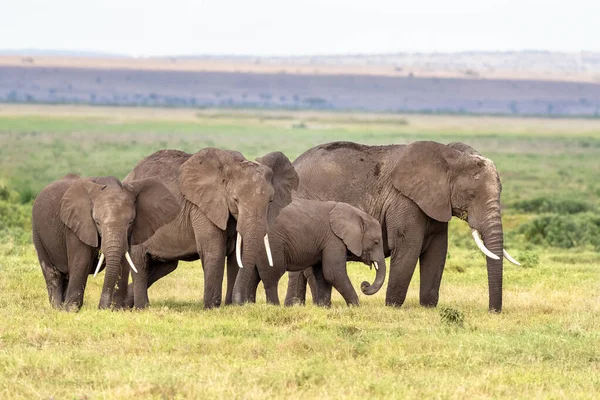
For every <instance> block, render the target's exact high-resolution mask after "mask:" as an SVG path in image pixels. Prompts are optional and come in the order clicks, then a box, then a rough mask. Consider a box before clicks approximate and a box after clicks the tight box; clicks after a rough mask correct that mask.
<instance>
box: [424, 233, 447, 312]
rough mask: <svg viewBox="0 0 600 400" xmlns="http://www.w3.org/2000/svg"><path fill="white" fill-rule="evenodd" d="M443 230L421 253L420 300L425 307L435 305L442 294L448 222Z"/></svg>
mask: <svg viewBox="0 0 600 400" xmlns="http://www.w3.org/2000/svg"><path fill="white" fill-rule="evenodd" d="M444 225H445V229H444V231H443V232H441V233H438V234H436V235H435V236H433V237H431V238H430V241H429V245H428V246H427V248H426V249H424V251H423V253H421V257H420V259H419V269H420V277H421V287H420V291H419V302H420V303H421V305H422V306H425V307H435V306H437V304H438V299H439V295H440V283H441V281H442V274H443V273H444V265H445V264H446V255H447V253H448V224H444Z"/></svg>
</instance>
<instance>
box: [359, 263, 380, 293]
mask: <svg viewBox="0 0 600 400" xmlns="http://www.w3.org/2000/svg"><path fill="white" fill-rule="evenodd" d="M377 264H378V268H377V270H376V271H377V274H376V276H375V281H374V282H373V284H372V285H371V284H369V282H367V281H364V282H363V283H361V285H360V290H362V292H363V293H364V294H366V295H369V296H370V295H373V294H375V293H377V292H378V291H379V289H381V287H382V286H383V283H384V282H385V259H382V260H379V261H377Z"/></svg>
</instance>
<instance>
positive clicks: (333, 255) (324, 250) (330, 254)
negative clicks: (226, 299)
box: [233, 199, 385, 305]
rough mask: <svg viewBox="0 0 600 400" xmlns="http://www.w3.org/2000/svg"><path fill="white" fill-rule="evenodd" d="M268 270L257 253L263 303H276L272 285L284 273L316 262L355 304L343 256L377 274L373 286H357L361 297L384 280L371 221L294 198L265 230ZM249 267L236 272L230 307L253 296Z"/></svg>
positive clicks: (379, 242)
mask: <svg viewBox="0 0 600 400" xmlns="http://www.w3.org/2000/svg"><path fill="white" fill-rule="evenodd" d="M269 240H270V242H271V250H272V255H273V260H272V261H273V262H272V264H273V265H274V266H273V267H271V266H269V264H270V262H269V260H268V259H267V256H266V255H265V254H264V253H263V254H261V257H259V259H258V264H257V268H258V275H259V276H260V279H261V280H262V281H263V284H264V286H265V291H266V293H267V302H269V303H272V304H277V305H278V304H279V295H278V292H277V286H278V283H279V279H280V278H281V276H282V275H283V274H284V272H285V271H286V270H288V271H301V270H303V269H305V268H307V267H310V266H311V265H313V264H315V263H317V262H318V263H322V265H323V269H322V271H323V277H324V279H325V281H327V282H329V283H330V284H331V285H333V287H335V288H336V289H337V290H338V291H339V292H340V294H341V295H342V296H343V297H344V300H346V303H347V304H348V305H358V296H357V295H356V291H355V290H354V288H353V287H352V283H351V282H350V278H348V273H347V271H346V257H347V253H348V252H350V253H352V254H353V255H354V256H355V257H357V258H358V259H359V260H360V261H362V262H363V263H365V264H367V265H374V266H375V269H376V270H377V275H376V278H375V281H374V283H373V285H370V284H369V283H368V282H363V283H362V284H361V290H362V292H363V293H364V294H367V295H372V294H375V293H377V291H379V289H381V287H382V286H383V282H384V281H385V257H384V254H383V239H382V237H381V226H380V225H379V222H377V220H375V218H373V217H371V216H370V215H368V214H367V213H365V212H363V211H361V210H359V209H357V208H355V207H352V206H350V205H348V204H346V203H337V202H333V201H327V202H324V201H315V200H303V199H294V201H292V203H291V204H290V205H288V206H287V207H285V208H284V209H283V210H281V213H280V214H279V217H277V220H276V221H275V225H274V226H273V227H272V228H271V230H270V231H269ZM253 272H254V268H243V269H241V270H240V271H239V272H238V276H237V279H236V281H235V287H234V290H233V301H234V303H243V302H246V301H248V299H249V297H250V296H252V295H253V293H254V290H255V285H256V284H257V282H258V281H257V280H256V277H255V276H254V277H253Z"/></svg>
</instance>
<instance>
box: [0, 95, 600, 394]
mask: <svg viewBox="0 0 600 400" xmlns="http://www.w3.org/2000/svg"><path fill="white" fill-rule="evenodd" d="M334 140H351V141H357V142H361V143H365V144H390V143H410V142H413V141H417V140H435V141H439V142H442V143H449V142H452V141H463V142H466V143H468V144H470V145H471V146H473V147H474V148H476V149H477V150H478V151H480V152H481V153H482V154H483V155H485V156H486V157H489V158H491V159H492V160H493V161H494V162H495V163H496V165H497V167H498V171H499V173H500V178H501V180H502V185H503V192H502V205H503V221H504V231H505V246H506V248H507V250H509V251H510V253H511V254H512V255H513V256H514V257H515V258H517V259H518V260H519V261H520V262H521V263H522V266H516V265H512V264H508V263H505V264H504V265H505V267H504V309H503V312H502V313H501V314H490V313H489V312H488V311H487V304H488V289H487V273H486V269H485V260H484V257H483V256H482V255H481V253H480V252H479V251H478V250H477V249H476V247H475V245H474V244H473V243H472V240H471V238H470V230H469V228H468V226H467V225H466V224H465V223H464V222H462V221H459V220H456V219H455V220H453V221H452V222H451V224H450V245H449V255H448V260H447V263H446V269H445V272H444V277H443V280H442V285H441V292H440V302H439V305H438V307H437V308H423V307H421V306H420V305H419V301H418V280H419V274H418V270H417V271H416V272H415V276H414V277H413V282H412V284H411V290H410V291H409V294H408V296H407V301H406V303H405V304H404V306H403V307H402V308H390V307H385V306H384V299H385V289H386V287H385V286H384V288H383V289H382V290H381V291H380V292H379V293H377V294H376V295H374V296H371V297H369V296H364V295H362V294H361V295H360V301H361V306H360V307H357V308H348V307H346V305H345V303H344V302H343V299H342V298H341V296H339V295H337V294H335V295H334V301H333V306H332V307H331V308H327V309H324V308H318V307H315V306H313V305H311V304H308V305H307V306H304V307H291V308H284V307H275V306H269V305H266V304H265V300H264V295H263V294H262V293H264V292H262V293H261V292H259V297H258V300H257V303H256V304H252V305H246V306H226V307H221V308H220V309H214V310H210V311H205V310H204V309H203V305H202V301H201V299H202V268H201V264H200V262H194V263H183V262H182V263H180V265H179V268H178V269H177V270H176V271H175V272H173V273H172V274H171V275H169V276H168V277H166V278H165V279H163V280H161V281H159V282H157V283H156V284H155V285H154V286H153V287H152V288H151V289H150V292H149V294H150V301H151V306H150V308H149V309H147V310H144V311H141V312H111V311H99V310H98V309H97V305H98V300H99V297H100V289H101V285H102V280H103V274H101V275H99V277H97V278H95V279H94V278H92V277H90V279H89V281H88V286H87V290H86V293H85V303H84V306H83V308H82V310H81V311H80V312H79V313H75V314H74V313H65V312H59V311H55V310H53V309H52V308H51V307H50V304H49V302H48V298H47V292H46V288H45V283H44V279H43V277H42V273H41V270H40V267H39V265H38V262H37V258H36V255H35V251H34V249H33V245H32V244H31V233H30V230H31V222H30V213H31V202H32V200H33V199H34V198H35V195H36V194H37V193H38V192H39V191H40V190H41V188H42V187H44V186H45V185H46V184H48V183H50V182H51V181H54V180H56V179H59V178H61V177H62V176H64V175H65V174H67V173H69V172H77V173H80V174H81V175H85V176H89V175H114V176H117V177H119V178H123V177H124V176H125V175H126V174H127V173H128V171H129V170H130V169H131V168H133V166H134V165H135V164H136V163H137V161H139V160H140V159H141V158H143V157H144V156H146V155H148V154H150V153H152V152H153V151H156V150H159V149H163V148H176V149H181V150H185V151H188V152H195V151H197V150H199V149H201V148H203V147H207V146H215V147H221V148H229V149H236V150H239V151H241V152H242V153H243V154H244V155H245V156H246V157H247V158H248V159H254V158H255V157H258V156H261V155H263V154H265V153H267V152H270V151H274V150H280V151H283V152H284V153H286V154H287V155H288V157H289V158H290V159H292V160H293V159H294V158H295V157H297V156H298V155H299V154H301V153H302V152H303V151H304V150H306V149H308V148H310V147H312V146H314V145H317V144H319V143H324V142H328V141H334ZM598 176H600V120H598V119H538V118H523V119H517V118H508V117H470V116H442V115H395V114H394V115H392V114H389V115H387V114H361V113H333V112H330V113H324V112H321V113H319V112H301V111H297V112H293V111H268V112H267V111H258V110H254V111H244V110H184V109H153V108H131V109H129V108H101V107H75V106H33V105H32V106H25V105H0V398H2V399H29V398H56V399H59V398H60V399H64V398H77V399H79V398H81V399H87V398H89V399H95V398H133V397H136V398H157V399H158V398H168V399H171V398H265V397H266V398H359V397H360V398H365V397H366V398H469V399H474V398H494V399H497V398H569V399H573V398H598V397H600V295H599V293H600V253H599V250H600V216H599V214H598V210H599V208H600V180H598ZM417 268H418V267H417ZM348 270H349V273H350V275H351V278H352V281H353V283H354V284H355V287H356V288H358V287H359V286H360V282H361V281H362V280H369V281H372V280H373V278H374V274H375V273H374V271H373V270H369V268H368V267H366V266H364V265H362V264H354V263H349V264H348ZM286 287H287V278H286V277H284V278H283V279H282V280H281V282H280V292H281V296H282V297H283V296H284V295H285V289H286ZM260 290H262V287H259V291H260ZM358 293H360V290H359V291H358ZM309 303H310V301H309Z"/></svg>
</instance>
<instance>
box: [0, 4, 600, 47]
mask: <svg viewBox="0 0 600 400" xmlns="http://www.w3.org/2000/svg"><path fill="white" fill-rule="evenodd" d="M7 49H8V50H10V49H41V50H83V51H94V52H108V53H120V54H126V55H136V56H142V55H145V56H156V55H183V54H186V55H207V54H214V55H220V54H232V55H283V56H285V55H305V54H347V53H391V52H453V51H470V50H479V51H481V50H483V51H495V50H526V49H529V50H532V49H533V50H550V51H570V52H573V51H581V50H585V51H600V0H595V1H583V0H569V1H565V0H562V1H556V0H547V1H542V0H516V1H515V0H508V1H498V0H431V1H425V0H422V1H418V0H409V1H403V0H395V1H390V0H387V1H385V0H367V1H356V0H298V1H288V0H245V1H244V0H235V1H234V0H197V1H191V0H190V1H186V0H166V1H156V0H94V1H92V0H0V50H7Z"/></svg>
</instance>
